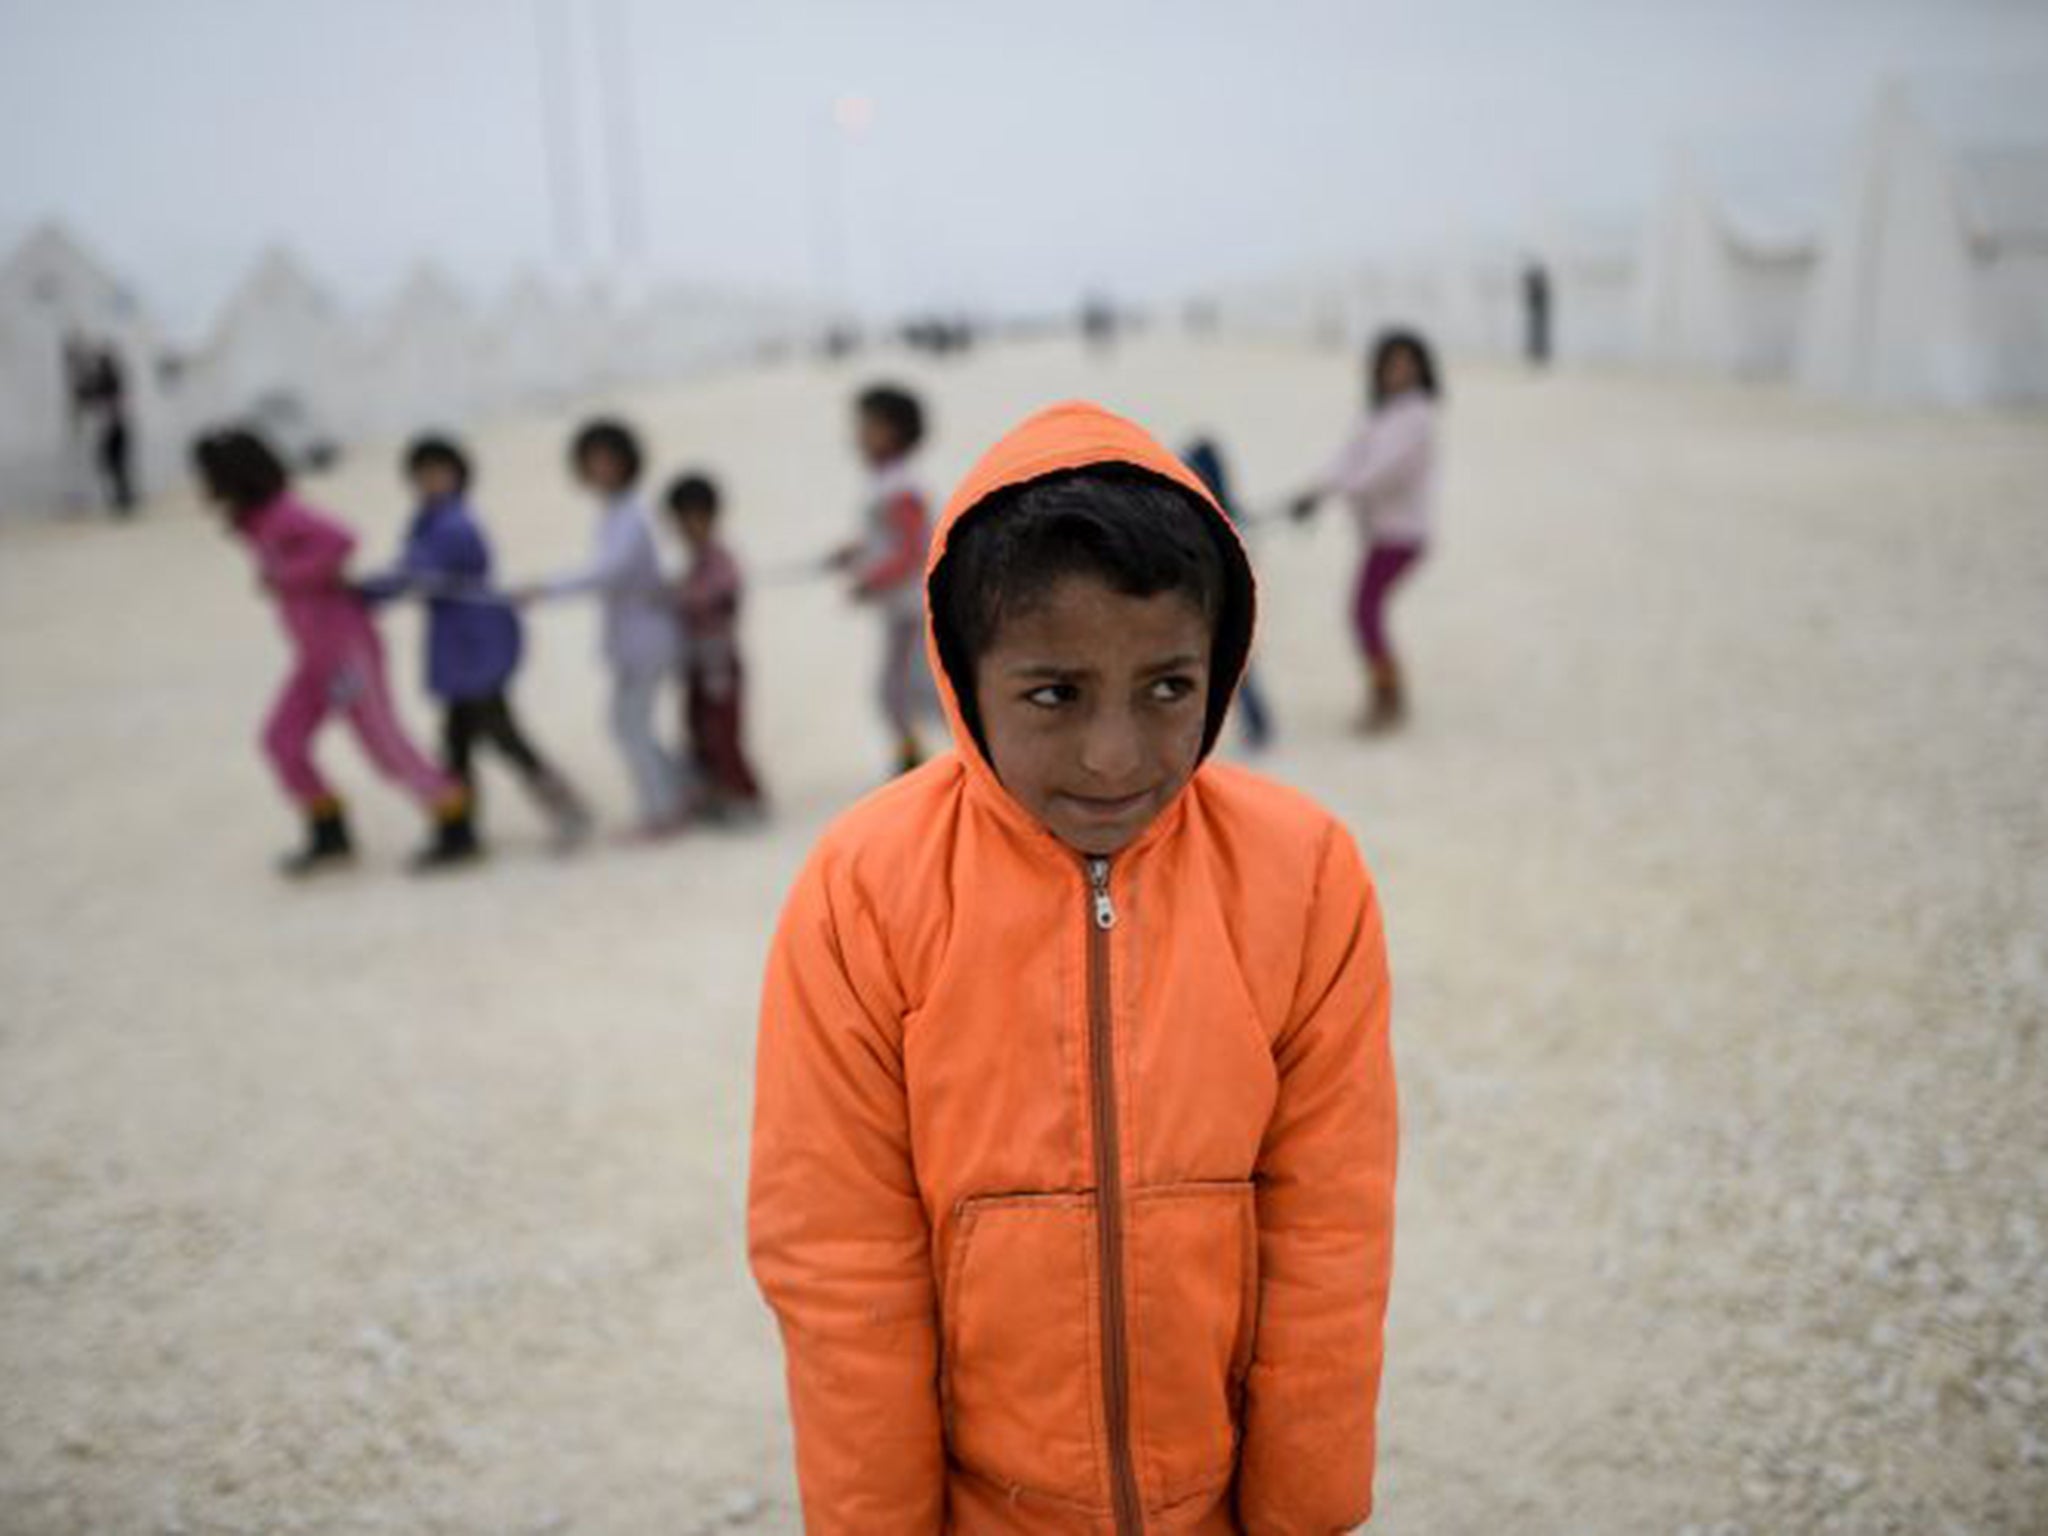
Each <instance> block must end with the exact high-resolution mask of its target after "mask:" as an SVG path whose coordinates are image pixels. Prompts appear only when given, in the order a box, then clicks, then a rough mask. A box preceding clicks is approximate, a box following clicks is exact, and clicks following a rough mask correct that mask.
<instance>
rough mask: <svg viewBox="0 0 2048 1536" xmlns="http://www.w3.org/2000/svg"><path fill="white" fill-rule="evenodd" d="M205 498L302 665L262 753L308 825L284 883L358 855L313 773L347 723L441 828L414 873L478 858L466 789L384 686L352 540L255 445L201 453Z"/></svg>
mask: <svg viewBox="0 0 2048 1536" xmlns="http://www.w3.org/2000/svg"><path fill="white" fill-rule="evenodd" d="M192 456H193V460H194V463H195V464H196V466H197V468H198V471H199V475H200V478H201V479H202V480H203V481H204V482H205V485H206V491H207V495H208V497H209V498H210V499H211V500H212V501H214V502H215V503H217V504H218V505H219V506H220V507H221V509H222V510H223V511H224V512H225V513H226V514H227V516H228V518H229V519H230V521H231V524H232V527H233V531H234V532H235V533H236V534H237V535H238V536H240V537H241V538H243V539H244V540H246V541H247V542H248V544H249V546H250V547H251V549H252V550H253V551H254V552H255V556H256V568H257V574H258V578H259V579H260V580H261V582H262V584H263V586H264V588H265V590H267V591H268V592H269V593H270V594H271V595H272V597H273V598H274V599H275V600H276V603H277V609H278V615H279V617H280V618H281V619H282V620H283V621H284V628H285V633H286V635H287V636H289V637H290V639H291V643H292V649H293V651H294V653H295V655H294V661H293V666H292V671H291V676H290V677H289V678H287V679H286V680H285V685H284V687H283V689H282V690H281V691H280V692H279V694H278V696H277V702H276V703H275V704H274V705H273V706H272V707H271V711H270V716H269V719H268V720H266V721H265V723H264V726H263V751H264V754H265V755H266V756H267V757H268V758H269V759H270V763H271V766H272V767H273V768H274V769H276V771H277V776H278V778H279V779H280V780H282V781H283V783H284V787H285V791H286V793H288V794H289V795H290V796H291V797H292V799H293V800H294V801H296V802H297V804H298V805H299V807H300V809H301V810H302V811H303V812H304V814H305V816H306V823H307V841H306V845H305V847H304V848H302V849H301V850H300V851H299V852H297V853H295V854H292V855H291V856H289V857H288V858H286V859H285V860H284V861H283V863H282V865H281V867H282V869H283V870H284V872H285V873H286V874H290V875H304V874H311V873H313V872H315V871H316V870H319V869H323V868H326V867H329V866H330V865H333V864H336V863H342V862H346V861H347V860H348V859H349V858H350V857H351V856H352V854H353V851H354V850H353V846H352V844H351V842H350V839H349V834H348V822H347V820H346V818H345V816H344V814H343V810H342V804H341V799H340V797H339V796H337V795H336V794H335V793H334V790H333V789H332V787H331V786H330V785H329V784H328V782H327V780H326V779H325V778H323V777H322V776H321V773H320V770H319V767H318V766H317V765H316V764H315V763H314V761H313V750H312V749H313V738H314V736H315V735H316V734H317V733H318V732H319V729H320V727H321V726H322V725H323V724H325V723H326V720H327V717H328V716H329V715H331V714H339V715H341V716H342V718H344V719H345V720H347V721H348V723H349V726H350V727H351V728H352V729H353V730H354V731H355V734H356V739H357V740H358V741H360V742H361V743H362V746H363V750H364V752H365V753H367V754H368V755H369V758H370V761H371V762H372V763H374V764H376V766H377V769H378V771H379V772H381V773H382V774H384V776H385V777H386V778H389V779H391V780H393V781H394V782H395V783H398V784H401V785H403V786H404V787H405V788H406V789H408V790H409V791H411V792H412V794H413V796H414V797H415V798H416V799H417V800H419V802H420V803H421V805H423V806H424V807H425V808H426V809H427V811H428V813H429V814H430V815H431V816H432V817H433V818H434V833H433V836H432V838H431V840H430V841H429V842H428V843H427V844H426V846H424V847H423V848H422V849H420V851H419V852H418V853H416V854H415V855H414V856H413V859H412V864H413V867H414V868H415V869H429V868H436V867H439V866H442V865H447V864H454V863H458V862H461V861H462V860H464V859H467V858H469V857H471V856H473V855H474V854H475V853H476V851H477V843H476V835H475V832H474V830H473V828H472V827H471V825H470V819H469V797H468V794H467V792H466V791H465V790H464V789H463V787H462V785H461V784H460V783H459V782H458V781H457V780H455V779H453V778H451V777H450V776H449V775H448V774H446V773H444V772H443V771H442V770H441V769H440V768H438V767H436V766H435V764H434V763H433V761H432V760H431V759H429V758H428V757H427V756H426V755H425V754H423V753H422V752H421V751H420V750H419V749H418V748H417V747H415V746H414V745H413V744H412V742H411V740H410V739H409V738H408V737H407V736H406V734H405V728H404V727H403V726H402V725H400V724H399V721H398V715H397V712H396V711H395V710H394V709H393V707H392V703H391V693H390V689H389V688H388V687H387V686H386V684H385V681H384V646H383V643H382V642H381V641H380V640H379V639H378V637H377V630H376V627H375V625H373V624H372V623H371V621H370V615H369V611H368V609H367V608H366V607H365V606H364V603H363V600H362V598H361V597H360V596H359V595H358V594H357V593H356V591H355V590H354V589H353V588H352V587H350V586H349V585H348V583H347V582H346V580H344V578H343V570H344V568H345V567H346V565H347V564H348V558H349V555H350V553H351V552H352V551H353V550H354V549H355V544H356V539H355V535H354V534H353V533H351V532H350V531H349V530H348V529H347V528H345V527H343V526H342V525H341V524H340V523H338V522H336V521H335V520H334V519H333V518H331V517H329V516H327V515H326V514H324V513H321V512H317V511H315V510H314V509H313V508H311V507H309V506H307V505H306V504H305V503H304V502H302V501H300V500H298V498H297V497H295V496H294V495H293V494H292V492H291V484H290V477H289V476H288V475H287V474H286V472H285V469H284V466H283V465H282V464H281V463H280V462H279V461H278V458H277V456H276V455H275V454H274V453H272V452H271V450H270V448H269V446H268V445H267V444H265V443H264V442H263V440H262V439H261V438H259V437H257V436H255V435H254V434H253V433H250V432H244V431H226V432H215V433H210V434H208V435H207V436H205V437H203V438H201V439H200V440H199V441H198V443H197V444H195V445H194V447H193V450H192Z"/></svg>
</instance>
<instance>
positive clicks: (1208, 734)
mask: <svg viewBox="0 0 2048 1536" xmlns="http://www.w3.org/2000/svg"><path fill="white" fill-rule="evenodd" d="M1097 464H1121V465H1127V466H1129V467H1131V468H1134V469H1140V470H1143V471H1145V472H1146V473H1148V474H1153V475H1157V476H1159V478H1161V479H1162V480H1169V481H1171V482H1173V484H1175V485H1177V486H1179V487H1181V488H1182V489H1183V490H1185V491H1188V492H1189V493H1191V494H1192V495H1193V496H1194V497H1195V498H1196V500H1197V501H1198V502H1199V503H1200V504H1201V506H1202V508H1203V509H1204V510H1205V511H1206V512H1207V513H1208V514H1209V519H1210V532H1211V534H1212V536H1213V537H1214V538H1215V540H1216V547H1217V550H1218V552H1219V553H1220V554H1221V555H1222V557H1223V586H1224V593H1223V607H1222V610H1221V612H1220V613H1219V614H1218V615H1217V619H1216V634H1215V640H1214V643H1213V648H1212V650H1211V653H1210V659H1209V679H1210V680H1209V711H1208V721H1207V724H1206V725H1205V727H1204V729H1203V732H1202V753H1201V756H1202V759H1203V760H1206V759H1207V758H1208V756H1209V753H1210V751H1211V749H1212V748H1214V746H1215V745H1216V738H1217V735H1218V734H1219V733H1220V732H1221V731H1222V729H1223V720H1224V716H1225V715H1226V714H1227V713H1228V712H1229V709H1230V699H1231V695H1232V694H1233V693H1235V692H1236V690H1237V684H1238V679H1239V678H1240V677H1241V676H1242V675H1243V673H1244V667H1245V660H1246V658H1247V657H1248V656H1249V655H1250V654H1251V642H1252V625H1253V616H1254V613H1255V611H1256V607H1257V595H1256V591H1255V583H1254V582H1253V579H1252V566H1251V561H1250V559H1249V558H1247V556H1246V555H1245V550H1244V544H1243V541H1242V540H1240V539H1239V537H1238V534H1237V530H1236V529H1235V528H1234V527H1233V526H1232V524H1231V521H1230V519H1229V517H1228V516H1226V515H1225V513H1224V511H1223V509H1222V507H1221V506H1219V505H1218V504H1217V501H1216V498H1215V497H1214V496H1212V495H1211V494H1210V493H1209V489H1208V487H1207V486H1205V485H1204V484H1203V483H1202V481H1201V479H1200V478H1199V477H1198V476H1197V475H1196V474H1195V473H1194V472H1193V471H1192V470H1190V469H1189V468H1188V467H1187V466H1186V465H1185V464H1183V463H1181V461H1180V460H1179V459H1177V458H1175V457H1174V456H1173V455H1172V454H1170V453H1168V452H1167V451H1166V449H1164V448H1163V447H1161V446H1160V445H1159V443H1158V442H1157V441H1155V440H1154V439H1153V437H1152V436H1151V434H1150V433H1148V432H1146V431H1145V430H1144V428H1142V427H1140V426H1138V425H1137V423H1135V422H1132V421H1129V420H1126V419H1125V418H1124V417H1122V416H1118V415H1117V414H1115V413H1114V412H1113V411H1107V410H1104V409H1103V408H1102V407H1101V406H1099V405H1094V404H1091V403H1089V402H1088V401H1085V400H1069V401H1065V402H1063V403H1061V404H1059V405H1051V406H1047V407H1046V408H1045V409H1044V410H1041V411H1039V412H1037V413H1036V414H1034V415H1031V416H1028V417H1026V418H1025V419H1024V420H1023V421H1022V422H1021V423H1019V424H1018V425H1017V426H1015V427H1013V428H1012V429H1011V430H1010V431H1009V432H1007V433H1005V434H1004V435H1003V436H1002V437H1001V438H1000V439H998V440H997V442H996V444H995V446H994V447H992V448H990V449H989V450H988V452H986V453H985V454H983V455H982V456H981V459H980V462H978V463H977V464H976V465H975V466H974V467H973V468H972V469H970V470H969V471H968V472H967V476H966V478H965V479H963V480H962V481H961V482H960V484H959V486H958V488H956V489H955V490H954V492H953V495H952V497H951V498H950V499H949V500H948V501H947V503H946V508H945V511H944V512H942V513H941V514H940V517H939V525H938V528H937V530H936V531H935V533H934V535H933V538H932V545H931V553H930V555H929V557H928V558H927V560H926V562H925V577H924V579H925V614H926V618H925V646H926V650H927V653H928V654H929V656H930V659H931V669H932V678H933V680H934V681H935V682H936V683H937V685H938V690H939V697H940V700H941V701H942V702H943V704H944V706H945V711H946V724H947V725H948V726H949V727H951V729H952V732H953V741H954V745H955V747H956V748H957V749H958V751H959V754H960V758H961V761H962V762H963V763H965V764H966V766H967V770H968V772H969V774H970V775H972V776H974V777H976V778H978V779H980V780H982V781H983V782H984V783H985V784H986V785H987V787H989V788H991V789H993V790H995V791H996V793H997V794H998V795H1000V796H1001V797H1002V798H1003V799H1004V800H1006V801H1008V800H1009V794H1008V792H1007V791H1006V790H1004V789H1003V788H1002V786H1001V784H1000V782H999V781H998V780H997V778H996V775H995V769H994V766H993V765H992V764H991V763H990V762H989V761H988V758H987V755H986V754H985V753H984V752H983V750H982V746H981V743H980V742H979V741H978V740H977V739H976V738H975V735H974V732H973V731H971V730H970V729H969V728H968V725H967V720H966V717H965V715H964V714H963V713H962V710H961V707H960V693H959V690H960V689H961V688H963V687H968V686H971V683H970V680H968V679H965V678H955V677H953V676H952V675H951V674H950V673H949V672H948V670H947V667H946V662H945V656H944V653H943V651H942V649H941V647H940V645H939V626H940V625H941V624H942V623H943V622H944V617H943V615H942V613H941V612H940V607H939V604H938V603H937V601H936V600H935V591H934V588H935V584H936V578H937V576H938V573H939V570H940V568H941V567H942V566H943V565H944V564H945V561H946V552H947V549H948V546H949V545H950V543H951V541H952V538H953V535H954V532H955V530H957V529H958V528H959V527H960V525H961V524H962V523H964V522H965V521H966V520H967V519H968V518H971V517H974V516H976V515H978V512H979V509H980V508H981V506H982V504H983V503H984V502H986V501H988V500H989V499H990V498H991V497H993V496H995V495H996V494H997V493H999V492H1002V491H1007V490H1010V489H1012V488H1013V487H1016V486H1020V485H1024V484H1027V483H1028V482H1030V481H1033V480H1038V479H1042V478H1044V477H1045V476H1047V475H1052V474H1058V473H1059V472H1061V471H1062V470H1070V469H1083V468H1086V467H1088V466H1090V465H1097ZM990 515H1000V512H999V511H998V512H996V513H993V514H990ZM1011 803H1013V804H1014V802H1011ZM1020 809H1021V808H1020Z"/></svg>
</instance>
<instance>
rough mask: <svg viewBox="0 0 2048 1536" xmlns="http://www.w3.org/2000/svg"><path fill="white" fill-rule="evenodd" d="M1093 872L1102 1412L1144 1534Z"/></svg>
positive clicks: (1105, 940)
mask: <svg viewBox="0 0 2048 1536" xmlns="http://www.w3.org/2000/svg"><path fill="white" fill-rule="evenodd" d="M1087 869H1088V897H1089V903H1088V904H1089V924H1088V1067H1089V1076H1090V1079H1091V1083H1090V1086H1091V1088H1092V1089H1093V1099H1094V1105H1093V1107H1094V1111H1095V1211H1096V1220H1095V1231H1096V1236H1097V1240H1098V1242H1099V1244H1100V1268H1101V1271H1102V1410H1103V1420H1104V1423H1105V1425H1106V1427H1107V1429H1108V1431H1109V1485H1110V1505H1111V1508H1112V1510H1113V1511H1114V1512H1115V1516H1116V1530H1117V1536H1143V1533H1144V1529H1145V1514H1144V1507H1143V1505H1142V1504H1141V1503H1140V1501H1139V1498H1138V1475H1137V1470H1136V1468H1135V1467H1134V1466H1133V1464H1132V1460H1131V1371H1130V1342H1129V1340H1128V1339H1127V1338H1126V1337H1125V1333H1124V1212H1123V1171H1122V1167H1121V1148H1120V1146H1119V1144H1118V1136H1117V1116H1116V1052H1115V1049H1114V1045H1115V1042H1114V1039H1113V1036H1112V1033H1111V1018H1110V1014H1111V1004H1110V991H1109V932H1110V930H1111V929H1112V928H1114V927H1115V926H1116V903H1115V902H1114V901H1112V900H1111V899H1110V895H1109V860H1108V859H1099V858H1091V859H1089V860H1088V861H1087Z"/></svg>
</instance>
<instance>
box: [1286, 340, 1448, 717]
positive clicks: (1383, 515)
mask: <svg viewBox="0 0 2048 1536" xmlns="http://www.w3.org/2000/svg"><path fill="white" fill-rule="evenodd" d="M1365 378H1366V400H1367V405H1366V413H1365V418H1364V420H1362V421H1361V422H1360V423H1359V425H1358V427H1357V429H1356V430H1355V431H1354V432H1353V433H1352V434H1351V436H1350V437H1349V438H1348V439H1347V440H1346V441H1345V443H1344V445H1343V446H1342V447H1341V448H1339V449H1338V450H1337V455H1336V457H1335V458H1334V459H1332V460H1331V461H1330V466H1329V468H1328V469H1326V470H1324V471H1323V473H1322V476H1321V477H1320V478H1319V479H1317V480H1316V481H1315V482H1314V483H1313V484H1312V485H1311V486H1310V487H1309V488H1308V489H1307V490H1306V491H1304V492H1302V493H1301V494H1300V495H1299V496H1298V497H1296V498H1295V501H1294V504H1293V507H1292V508H1291V511H1292V513H1293V516H1294V517H1295V519H1296V520H1297V521H1300V520H1303V519H1306V518H1308V517H1310V516H1312V515H1313V514H1314V513H1315V510H1316V508H1317V506H1318V505H1319V504H1320V503H1321V502H1322V501H1323V500H1324V499H1325V498H1326V497H1330V496H1341V497H1343V498H1344V499H1345V501H1346V502H1348V503H1349V504H1350V507H1351V513H1352V516H1353V518H1354V519H1355V520H1356V521H1357V524H1358V532H1359V536H1360V541H1361V543H1362V544H1363V545H1364V555H1363V559H1362V560H1361V561H1360V563H1359V567H1358V580H1357V584H1356V586H1355V587H1354V589H1353V594H1352V606H1351V621H1352V626H1353V630H1354V632H1355V634H1356V635H1357V638H1358V647H1359V649H1360V651H1362V652H1363V653H1364V655H1365V670H1366V701H1365V707H1364V709H1363V710H1362V711H1361V712H1360V714H1359V716H1358V729H1359V730H1360V731H1362V732H1364V733H1366V734H1368V735H1381V734H1384V733H1385V732H1388V731H1391V730H1393V729H1394V728H1395V727H1396V726H1398V725H1400V724H1401V723H1402V722H1403V721H1404V720H1406V719H1407V717H1408V685H1407V678H1406V675H1405V673H1404V672H1403V670H1402V666H1401V661H1400V658H1399V657H1397V656H1396V655H1395V653H1394V642H1393V638H1392V636H1391V635H1390V634H1389V632H1388V628H1387V605H1388V603H1389V602H1390V601H1391V600H1392V598H1393V595H1394V591H1395V589H1396V588H1397V587H1399V586H1400V585H1401V584H1402V582H1404V581H1405V580H1406V579H1407V577H1408V576H1409V575H1410V574H1411V573H1412V572H1413V571H1414V569H1415V566H1416V565H1417V564H1418V563H1419V562H1420V561H1421V559H1422V557H1423V555H1424V554H1425V553H1426V552H1427V551H1428V549H1429V542H1430V537H1431V534H1432V532H1433V530H1434V525H1435V521H1436V498H1437V444H1436V440H1437V403H1438V398H1439V396H1440V395H1441V393H1442V390H1441V387H1440V386H1439V385H1438V383H1437V367H1436V358H1435V355H1434V354H1433V353H1432V352H1431V351H1430V347H1429V343H1428V342H1426V341H1424V340H1423V339H1422V337H1421V336H1420V335H1419V334H1418V333H1416V332H1414V331H1389V332H1387V333H1386V334H1385V335H1383V336H1381V337H1380V338H1379V340H1378V341H1376V342H1375V343H1374V344H1373V347H1372V350H1371V352H1370V353H1369V354H1368V355H1367V363H1366V370H1365Z"/></svg>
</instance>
